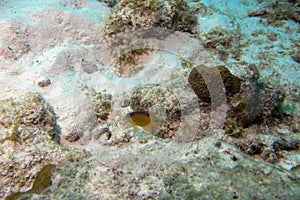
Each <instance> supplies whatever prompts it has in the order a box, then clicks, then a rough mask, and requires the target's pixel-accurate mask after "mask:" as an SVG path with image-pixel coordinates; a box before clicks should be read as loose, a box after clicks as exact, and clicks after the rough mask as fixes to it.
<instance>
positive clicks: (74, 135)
mask: <svg viewBox="0 0 300 200" xmlns="http://www.w3.org/2000/svg"><path fill="white" fill-rule="evenodd" d="M82 136H83V131H82V130H81V129H80V128H79V127H73V128H72V129H71V131H70V132H69V133H68V134H66V135H65V136H64V138H65V139H66V140H68V141H69V142H75V141H77V140H79V139H80V138H81V137H82Z"/></svg>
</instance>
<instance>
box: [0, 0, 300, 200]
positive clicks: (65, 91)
mask: <svg viewBox="0 0 300 200" xmlns="http://www.w3.org/2000/svg"><path fill="white" fill-rule="evenodd" d="M201 2H202V3H203V4H205V5H206V6H207V7H209V8H211V9H212V10H213V11H214V12H213V13H211V14H209V15H205V16H204V15H200V14H198V16H197V19H198V22H199V24H198V27H197V29H198V31H199V33H200V37H201V35H204V34H205V33H208V32H209V31H210V30H212V29H214V28H215V27H219V28H221V29H222V30H228V31H231V30H237V29H238V30H239V31H240V33H241V35H242V36H241V37H242V39H241V44H242V45H241V46H242V47H241V49H240V50H241V52H242V53H241V56H240V58H239V59H238V60H236V59H234V58H229V59H228V60H226V61H224V62H223V61H221V60H219V59H218V58H217V57H216V56H214V54H213V53H211V52H209V50H207V51H205V56H206V57H205V56H204V58H207V60H204V59H203V60H202V61H201V62H204V63H209V64H211V65H226V66H228V69H229V70H230V71H231V72H232V73H233V74H235V75H237V76H239V77H243V76H247V74H246V72H245V68H246V67H247V66H244V65H243V62H245V63H252V64H258V65H259V68H258V70H259V72H260V75H261V77H262V78H264V79H265V80H267V81H268V82H270V83H271V84H273V85H274V86H276V87H281V88H283V90H284V91H285V92H286V101H288V102H289V103H290V104H292V105H293V108H294V110H293V115H295V116H299V115H300V104H299V103H300V97H299V88H300V81H299V80H300V64H299V60H298V62H296V61H295V60H294V59H293V58H292V57H291V56H290V54H291V52H292V50H293V48H297V47H295V46H293V44H292V43H293V42H294V43H298V48H299V41H300V34H299V31H300V27H299V23H297V22H295V21H293V20H284V25H283V26H280V27H274V26H268V25H266V24H263V23H261V21H262V20H264V19H263V18H260V17H248V14H249V13H251V12H252V11H254V10H257V9H258V7H259V6H265V5H263V4H259V3H258V1H256V0H252V1H250V0H249V1H245V0H228V1H222V0H203V1H201ZM271 2H272V1H270V2H266V3H265V4H268V3H271ZM196 3H197V2H196V1H195V2H193V1H191V2H190V5H191V6H193V5H195V4H196ZM110 9H111V8H109V7H108V6H107V5H106V4H105V3H102V2H98V1H96V0H0V91H1V93H0V94H1V95H0V99H1V100H3V99H9V98H13V99H14V98H18V97H20V96H22V95H24V94H26V93H28V92H38V93H40V94H42V97H43V98H44V99H45V101H46V102H48V103H49V104H50V105H51V106H53V109H54V112H55V113H56V114H57V116H58V124H59V126H60V128H61V134H62V135H64V134H66V133H67V132H68V131H70V129H71V128H72V127H74V126H76V125H77V124H80V126H81V127H82V128H83V129H84V130H85V134H88V133H89V132H91V131H93V129H94V127H95V126H96V125H95V124H97V120H95V119H93V118H91V117H90V115H89V112H91V108H90V107H89V105H87V104H88V101H86V93H89V92H91V91H107V92H108V93H110V94H111V95H112V96H113V107H112V115H111V116H110V117H111V118H112V119H111V120H113V119H116V121H117V122H119V121H122V117H124V116H125V115H126V114H127V113H128V112H129V111H130V109H129V108H123V107H122V106H120V104H121V103H120V102H122V101H123V100H124V99H125V98H128V97H130V92H132V89H133V88H134V87H135V86H140V85H143V84H146V83H157V82H160V81H161V80H164V79H167V78H168V77H170V76H171V75H174V74H175V75H176V70H179V71H180V70H181V69H179V68H178V65H179V64H178V63H179V62H180V59H179V58H178V57H176V56H177V55H178V54H179V53H178V52H177V54H175V55H174V54H172V53H168V51H170V52H174V51H176V50H178V49H180V51H181V52H182V54H183V55H181V56H183V57H185V58H187V59H189V55H190V54H192V53H194V51H195V48H194V47H193V44H194V43H193V39H190V40H187V41H184V38H185V37H187V36H186V35H183V36H181V35H179V36H178V35H177V36H178V38H179V39H178V38H176V37H175V39H174V38H173V40H172V37H171V38H168V41H165V43H164V44H165V46H164V47H163V48H164V49H165V50H166V51H164V52H161V51H158V52H156V53H157V54H155V53H154V54H152V55H150V56H148V57H145V60H144V61H143V62H144V63H145V68H144V69H142V70H141V71H139V72H138V73H137V74H135V75H134V76H131V77H129V78H120V77H118V76H116V74H115V73H114V68H113V67H112V65H113V63H114V59H115V58H114V57H113V56H112V55H111V54H110V53H111V52H110V50H111V49H110V47H109V44H107V43H105V42H103V38H102V35H103V29H104V26H105V21H106V19H107V17H108V16H109V14H110ZM260 33H261V34H260ZM268 33H269V37H268ZM272 36H274V37H276V40H273V41H272V40H270V38H271V37H272ZM182 40H183V41H182ZM162 43H163V42H162ZM206 53H207V54H206ZM297 53H298V54H299V50H298V51H297ZM298 57H299V55H298ZM84 67H86V68H84ZM183 73H184V72H183ZM46 80H50V82H51V84H50V85H48V86H45V87H41V86H39V83H40V82H43V81H46ZM182 81H185V80H184V79H183V80H182ZM189 94H190V93H189ZM190 95H194V94H190ZM296 122H297V121H296ZM121 123H123V122H121ZM124 123H126V122H124ZM298 126H299V125H298ZM124 127H125V128H126V130H128V131H132V127H131V126H129V125H128V126H127V125H124V124H122V125H120V126H118V125H116V126H115V129H114V130H112V134H114V133H116V134H117V132H118V131H119V132H120V131H124V130H122V128H124ZM283 129H284V130H283V132H284V133H286V134H289V133H290V132H291V131H290V130H289V127H284V128H283ZM61 145H71V146H79V147H80V148H86V149H87V150H89V151H91V152H92V154H93V153H95V155H96V156H97V155H98V154H99V152H105V151H106V150H103V149H105V148H104V147H97V144H95V143H90V144H89V143H88V144H87V143H84V145H82V144H80V142H75V143H70V142H68V141H66V140H64V137H61ZM114 150H115V151H116V152H117V150H116V149H114ZM173 150H174V149H173ZM122 154H123V153H121V154H120V155H122ZM114 155H116V156H120V155H118V154H113V153H112V154H111V156H114ZM294 158H295V160H294V161H293V162H294V163H296V164H294V166H299V163H300V158H299V156H295V157H294ZM99 159H100V160H101V156H99V157H98V160H99ZM105 159H108V158H105ZM117 159H120V158H119V157H118V158H117ZM108 160H110V159H108ZM298 172H299V170H298ZM298 179H299V177H298ZM298 182H299V180H298ZM199 187H200V186H199ZM106 192H107V191H106ZM107 193H109V192H107ZM107 196H108V199H114V198H116V199H117V197H115V196H109V195H107ZM299 196H300V195H299V194H298V198H299ZM103 198H104V197H103ZM100 199H101V198H100ZM258 199H259V197H258ZM295 199H296V198H295Z"/></svg>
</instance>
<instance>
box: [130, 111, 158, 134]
mask: <svg viewBox="0 0 300 200" xmlns="http://www.w3.org/2000/svg"><path fill="white" fill-rule="evenodd" d="M125 120H126V121H128V122H129V123H131V125H132V126H133V129H134V130H135V131H136V132H139V128H138V127H142V128H143V129H144V130H145V131H147V132H148V133H153V132H154V130H155V129H157V128H158V127H159V123H158V122H156V120H155V118H154V115H153V114H150V113H149V112H148V111H136V112H131V113H128V114H127V115H126V116H125Z"/></svg>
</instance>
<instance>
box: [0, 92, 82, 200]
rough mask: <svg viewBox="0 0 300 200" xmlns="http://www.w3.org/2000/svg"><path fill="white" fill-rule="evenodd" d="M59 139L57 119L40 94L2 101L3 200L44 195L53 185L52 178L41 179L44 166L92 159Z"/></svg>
mask: <svg viewBox="0 0 300 200" xmlns="http://www.w3.org/2000/svg"><path fill="white" fill-rule="evenodd" d="M59 139H60V128H59V126H58V124H57V116H56V114H55V113H54V111H53V109H52V107H51V106H50V105H49V104H48V103H47V102H46V101H45V100H44V99H43V98H42V96H41V95H40V94H38V93H28V94H27V95H26V96H25V97H20V99H7V100H1V101H0V171H1V172H3V173H1V174H0V179H1V183H2V184H1V186H0V198H1V199H2V198H4V197H7V196H10V197H9V198H11V199H16V197H19V196H21V195H22V194H23V193H24V194H25V193H26V192H29V193H30V192H34V193H37V192H41V190H43V189H45V188H46V186H49V178H48V179H47V178H45V176H43V177H44V178H45V179H44V178H41V180H37V179H39V178H40V176H38V174H39V172H40V171H41V170H42V169H43V167H46V166H52V167H53V166H55V165H56V164H58V163H60V162H63V161H78V160H82V159H83V158H87V157H88V153H87V152H86V151H85V150H80V149H75V148H70V147H63V146H60V144H59V143H60V140H59ZM50 168H51V167H50ZM51 169H52V168H51ZM41 173H43V171H41ZM46 176H49V174H47V175H46ZM43 181H45V182H43ZM44 183H45V185H44ZM37 184H38V186H37ZM9 198H8V199H9Z"/></svg>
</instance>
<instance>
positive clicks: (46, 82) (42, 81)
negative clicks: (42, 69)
mask: <svg viewBox="0 0 300 200" xmlns="http://www.w3.org/2000/svg"><path fill="white" fill-rule="evenodd" d="M50 84H51V80H50V79H49V78H48V77H43V78H40V79H39V80H38V81H37V85H38V86H39V87H47V86H48V85H50Z"/></svg>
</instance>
